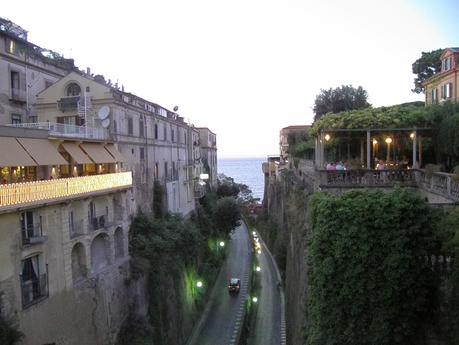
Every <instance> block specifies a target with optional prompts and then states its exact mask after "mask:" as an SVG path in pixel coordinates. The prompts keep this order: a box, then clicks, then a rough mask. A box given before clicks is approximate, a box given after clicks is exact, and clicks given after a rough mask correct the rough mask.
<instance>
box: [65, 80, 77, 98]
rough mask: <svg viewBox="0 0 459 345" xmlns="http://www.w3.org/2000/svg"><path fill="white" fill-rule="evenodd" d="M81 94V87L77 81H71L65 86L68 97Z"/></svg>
mask: <svg viewBox="0 0 459 345" xmlns="http://www.w3.org/2000/svg"><path fill="white" fill-rule="evenodd" d="M80 94H81V87H80V85H78V84H77V83H75V82H71V83H69V84H68V85H67V86H66V87H65V95H66V96H67V97H73V96H79V95H80Z"/></svg>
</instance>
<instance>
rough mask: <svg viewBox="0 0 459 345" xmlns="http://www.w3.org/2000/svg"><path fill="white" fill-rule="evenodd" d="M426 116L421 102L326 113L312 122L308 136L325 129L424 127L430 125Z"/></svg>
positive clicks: (426, 112)
mask: <svg viewBox="0 0 459 345" xmlns="http://www.w3.org/2000/svg"><path fill="white" fill-rule="evenodd" d="M427 114H428V111H427V110H426V108H425V107H424V103H423V102H414V103H406V104H399V105H394V106H390V107H379V108H366V109H361V110H352V111H348V112H343V113H339V114H333V113H328V114H326V115H325V116H323V117H322V118H321V119H320V120H319V121H316V122H314V124H313V126H312V128H311V130H310V134H311V135H313V136H317V135H318V133H319V131H320V130H326V129H343V128H350V129H352V128H354V129H355V128H403V127H409V126H417V127H424V126H426V125H428V124H430V122H429V119H428V115H427Z"/></svg>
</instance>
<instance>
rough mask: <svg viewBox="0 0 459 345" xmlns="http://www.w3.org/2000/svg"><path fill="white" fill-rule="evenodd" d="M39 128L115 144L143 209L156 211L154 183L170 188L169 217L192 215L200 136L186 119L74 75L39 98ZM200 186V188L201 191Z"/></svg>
mask: <svg viewBox="0 0 459 345" xmlns="http://www.w3.org/2000/svg"><path fill="white" fill-rule="evenodd" d="M37 113H38V118H39V121H40V122H39V123H36V124H34V125H33V126H36V127H39V128H51V129H52V130H53V131H56V132H61V133H66V134H68V135H72V136H75V135H78V136H82V137H91V138H98V139H101V140H107V139H111V140H114V141H115V142H116V143H117V146H118V149H119V150H120V152H122V154H123V156H124V157H125V158H126V161H125V162H123V167H125V168H126V169H128V170H132V172H133V176H134V187H135V188H134V190H135V196H134V197H135V200H136V203H137V206H138V207H141V208H144V209H151V202H152V195H153V193H152V191H153V183H154V181H155V180H156V181H159V182H160V183H161V184H162V185H163V186H164V188H165V191H166V195H167V200H166V205H167V209H168V211H169V212H174V213H180V214H182V215H184V216H186V215H188V214H189V213H190V212H191V211H192V210H194V208H195V195H194V191H195V188H197V183H196V182H197V180H196V178H198V177H199V174H200V172H201V164H200V148H199V140H198V139H199V132H198V131H197V130H196V129H195V128H193V127H191V126H188V125H187V124H186V123H185V122H184V121H183V118H182V117H180V116H178V115H177V114H176V113H174V112H171V111H169V110H167V109H165V108H163V107H161V106H159V105H158V104H155V103H152V102H149V101H146V100H145V99H142V98H140V97H138V96H135V95H133V94H131V93H127V92H124V91H123V90H120V89H119V88H117V87H115V86H113V85H111V84H110V83H108V82H105V80H104V79H103V77H101V76H96V77H93V76H91V75H90V74H88V73H84V74H82V73H76V72H71V73H69V74H68V75H67V76H65V77H63V78H61V79H60V80H59V81H57V82H56V83H55V84H53V85H52V86H50V87H48V88H47V89H46V90H44V91H43V92H41V93H40V94H39V95H38V98H37ZM195 186H196V187H195Z"/></svg>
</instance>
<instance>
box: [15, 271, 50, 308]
mask: <svg viewBox="0 0 459 345" xmlns="http://www.w3.org/2000/svg"><path fill="white" fill-rule="evenodd" d="M20 280H21V293H22V307H23V308H27V307H30V306H31V305H33V304H35V303H38V302H40V301H42V300H43V299H45V298H47V297H48V274H47V273H44V274H41V275H39V276H38V277H36V278H34V279H27V280H25V279H24V277H23V276H22V275H21V276H20Z"/></svg>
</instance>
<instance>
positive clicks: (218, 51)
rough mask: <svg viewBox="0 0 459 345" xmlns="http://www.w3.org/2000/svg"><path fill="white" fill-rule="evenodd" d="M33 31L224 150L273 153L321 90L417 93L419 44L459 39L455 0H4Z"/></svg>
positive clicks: (308, 118)
mask: <svg viewBox="0 0 459 345" xmlns="http://www.w3.org/2000/svg"><path fill="white" fill-rule="evenodd" d="M0 17H3V18H8V19H10V20H12V21H13V22H15V23H16V24H19V25H20V26H22V27H23V28H24V29H26V30H28V31H29V41H31V42H33V43H35V44H37V45H39V46H41V47H43V48H48V49H52V50H54V51H56V52H58V53H61V54H64V56H65V57H67V58H74V59H75V63H76V65H77V66H78V67H79V68H80V69H85V68H86V67H90V68H91V72H92V73H95V74H103V75H104V76H105V78H106V79H111V80H112V82H116V81H118V83H119V84H120V85H121V84H123V85H124V86H125V90H126V91H128V92H131V93H133V94H136V95H138V96H140V97H143V98H145V99H147V100H150V101H152V102H155V103H158V104H160V105H162V106H164V107H166V108H168V109H172V108H173V107H174V106H175V105H178V106H179V111H178V113H179V114H180V115H181V116H183V117H185V119H187V120H188V119H189V120H190V121H191V123H193V124H195V125H196V126H205V127H209V128H210V129H211V130H212V131H214V132H215V133H217V144H218V150H219V151H218V155H219V157H230V156H232V157H246V156H250V157H260V156H266V155H268V154H277V153H278V141H279V130H280V129H281V128H282V127H286V126H289V125H300V124H310V123H311V122H312V118H313V112H312V106H313V103H314V99H315V96H316V95H317V94H318V93H319V92H320V89H321V88H329V87H337V86H340V85H342V84H352V85H353V86H355V87H357V86H359V85H361V86H363V88H364V89H366V90H367V91H368V93H369V101H370V103H372V104H373V105H374V106H382V105H392V104H397V103H402V102H409V101H415V100H423V99H424V97H423V95H416V94H413V93H412V92H411V88H412V87H413V78H414V75H413V74H412V73H411V64H412V63H413V62H414V61H415V60H416V59H417V58H418V57H420V55H421V52H422V51H431V50H434V49H437V48H444V47H452V46H459V29H458V26H457V24H456V21H457V18H459V3H458V2H457V1H456V0H438V1H433V0H432V1H429V0H424V1H422V0H384V1H376V0H349V1H345V0H322V1H319V0H318V1H312V0H232V1H219V0H194V1H190V0H152V1H137V0H132V1H122V2H121V1H94V0H93V1H86V0H82V1H78V2H74V3H69V2H66V3H63V2H62V1H51V0H42V1H22V2H17V1H4V2H3V3H2V5H1V11H0Z"/></svg>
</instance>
